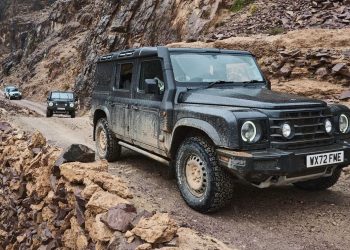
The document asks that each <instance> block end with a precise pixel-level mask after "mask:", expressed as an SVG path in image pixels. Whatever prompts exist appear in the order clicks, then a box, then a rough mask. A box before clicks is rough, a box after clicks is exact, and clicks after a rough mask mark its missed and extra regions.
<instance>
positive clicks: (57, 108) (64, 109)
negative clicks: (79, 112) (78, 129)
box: [57, 108, 66, 110]
mask: <svg viewBox="0 0 350 250" xmlns="http://www.w3.org/2000/svg"><path fill="white" fill-rule="evenodd" d="M57 110H66V108H57Z"/></svg>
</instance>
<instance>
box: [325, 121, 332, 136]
mask: <svg viewBox="0 0 350 250" xmlns="http://www.w3.org/2000/svg"><path fill="white" fill-rule="evenodd" d="M324 128H325V130H326V132H327V134H330V133H331V132H332V130H333V126H332V122H331V121H330V120H329V119H326V120H325V121H324Z"/></svg>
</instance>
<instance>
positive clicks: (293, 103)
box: [92, 47, 350, 212]
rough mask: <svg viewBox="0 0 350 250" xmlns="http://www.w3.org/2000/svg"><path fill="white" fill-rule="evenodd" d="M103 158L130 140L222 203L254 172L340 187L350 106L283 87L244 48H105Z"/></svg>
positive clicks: (187, 186) (194, 190)
mask: <svg viewBox="0 0 350 250" xmlns="http://www.w3.org/2000/svg"><path fill="white" fill-rule="evenodd" d="M92 116H93V117H92V119H93V124H94V128H93V129H94V140H95V141H96V149H97V152H98V155H99V156H100V157H101V158H105V159H107V160H109V161H115V160H118V158H119V157H120V153H121V147H122V146H123V147H126V148H129V149H132V150H135V151H137V152H140V153H142V154H144V155H146V156H149V157H151V158H153V159H155V160H158V161H160V162H162V163H165V164H167V165H169V166H170V168H173V169H174V171H175V173H176V178H177V184H178V187H179V189H180V192H181V195H182V196H183V198H184V199H185V201H186V202H187V204H188V205H189V206H190V207H192V208H194V209H196V210H198V211H201V212H210V211H215V210H217V209H219V208H221V207H223V206H224V205H225V204H227V203H228V202H229V201H230V199H231V198H232V197H233V194H234V190H233V186H234V184H235V183H236V182H237V181H245V182H249V183H250V184H252V185H254V186H256V187H259V188H266V187H269V186H271V185H283V184H289V183H293V184H294V185H295V186H296V187H298V188H301V189H306V190H323V189H327V188H329V187H331V186H333V185H334V184H335V183H336V182H337V180H338V178H339V176H340V173H341V169H342V168H343V167H344V166H347V165H348V164H349V160H350V158H349V157H350V139H349V138H350V136H349V131H350V128H349V117H350V110H349V109H348V108H347V107H345V106H343V105H327V104H326V103H325V102H323V101H319V100H314V99H309V98H305V97H299V96H295V95H290V94H283V93H277V92H274V91H272V90H271V86H270V83H269V81H268V80H267V79H266V78H265V77H264V76H263V74H262V73H261V71H260V69H259V67H258V66H257V63H256V60H255V58H254V56H253V55H252V54H251V53H249V52H245V51H232V50H219V49H183V48H166V47H152V48H141V49H135V50H128V51H121V52H115V53H112V54H109V55H106V56H102V57H101V58H100V59H99V61H98V63H97V69H96V78H95V87H94V91H93V95H92Z"/></svg>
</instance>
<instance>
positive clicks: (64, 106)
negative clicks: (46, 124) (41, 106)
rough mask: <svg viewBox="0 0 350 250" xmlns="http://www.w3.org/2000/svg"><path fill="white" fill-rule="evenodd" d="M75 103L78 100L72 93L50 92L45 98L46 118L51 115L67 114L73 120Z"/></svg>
mask: <svg viewBox="0 0 350 250" xmlns="http://www.w3.org/2000/svg"><path fill="white" fill-rule="evenodd" d="M77 101H78V99H77V97H76V95H75V94H74V93H73V92H67V91H52V92H50V93H49V96H48V97H47V110H46V117H51V116H53V114H67V115H70V116H71V117H72V118H74V117H75V111H76V109H77Z"/></svg>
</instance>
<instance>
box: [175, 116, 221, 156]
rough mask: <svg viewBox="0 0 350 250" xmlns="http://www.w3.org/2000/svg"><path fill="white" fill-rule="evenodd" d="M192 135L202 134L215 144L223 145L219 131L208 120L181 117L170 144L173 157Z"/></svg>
mask: <svg viewBox="0 0 350 250" xmlns="http://www.w3.org/2000/svg"><path fill="white" fill-rule="evenodd" d="M190 135H201V136H203V137H206V138H207V139H209V140H210V141H211V142H212V143H213V144H214V145H218V146H220V145H222V144H223V142H222V140H221V139H220V136H219V133H218V132H217V131H216V129H215V128H214V127H213V126H212V125H211V124H210V123H208V122H206V121H202V120H198V119H192V118H190V119H187V118H186V119H181V120H180V121H178V122H177V124H176V126H175V128H174V131H173V134H172V137H171V138H172V140H171V144H170V157H171V158H173V157H174V156H175V154H176V151H177V149H178V148H179V146H180V144H181V143H182V142H183V141H184V140H185V139H186V138H188V137H189V136H190Z"/></svg>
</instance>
